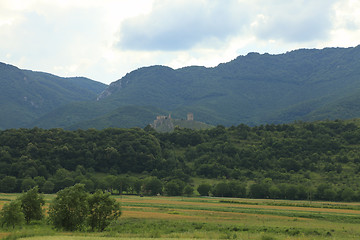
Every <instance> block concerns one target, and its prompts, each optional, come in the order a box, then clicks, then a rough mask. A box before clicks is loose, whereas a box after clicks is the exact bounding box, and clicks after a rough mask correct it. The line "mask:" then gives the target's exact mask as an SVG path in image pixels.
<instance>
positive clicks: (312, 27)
mask: <svg viewBox="0 0 360 240" xmlns="http://www.w3.org/2000/svg"><path fill="white" fill-rule="evenodd" d="M334 2H335V1H333V0H327V1H323V0H293V1H284V0H275V1H255V4H258V6H262V7H261V8H259V9H257V13H256V18H255V20H254V21H253V23H252V24H251V28H252V30H253V31H254V34H255V35H256V36H257V37H258V38H259V39H265V40H270V39H275V40H283V41H287V42H307V41H313V40H321V39H326V38H327V37H328V35H329V33H330V30H331V28H332V26H333V24H332V15H333V14H334V12H333V4H334ZM260 3H261V4H260Z"/></svg>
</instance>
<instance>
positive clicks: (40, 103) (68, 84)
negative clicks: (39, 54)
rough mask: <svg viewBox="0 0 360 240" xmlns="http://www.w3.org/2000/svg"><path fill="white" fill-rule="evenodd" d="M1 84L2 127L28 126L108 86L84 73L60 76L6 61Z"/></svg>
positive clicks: (0, 69) (93, 96)
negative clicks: (82, 74)
mask: <svg viewBox="0 0 360 240" xmlns="http://www.w3.org/2000/svg"><path fill="white" fill-rule="evenodd" d="M0 84H1V88H0V129H6V128H13V127H15V128H17V127H25V126H28V125H29V124H30V122H32V121H34V119H36V118H38V117H40V116H42V115H43V114H45V113H47V112H49V111H51V110H53V109H56V108H57V107H59V106H61V105H64V104H66V103H69V102H74V101H88V100H94V99H96V96H97V95H98V94H99V93H100V92H101V91H103V90H104V88H105V87H106V85H105V84H102V83H99V82H95V81H93V80H90V79H87V78H83V77H73V78H61V77H58V76H55V75H52V74H48V73H43V72H33V71H29V70H22V69H19V68H17V67H15V66H12V65H8V64H4V63H0Z"/></svg>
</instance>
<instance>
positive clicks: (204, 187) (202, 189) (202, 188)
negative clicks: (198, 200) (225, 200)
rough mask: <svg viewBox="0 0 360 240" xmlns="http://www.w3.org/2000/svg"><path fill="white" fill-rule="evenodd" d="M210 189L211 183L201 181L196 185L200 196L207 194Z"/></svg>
mask: <svg viewBox="0 0 360 240" xmlns="http://www.w3.org/2000/svg"><path fill="white" fill-rule="evenodd" d="M210 190H211V185H210V184H206V183H202V184H200V185H199V186H198V188H197V191H198V192H199V194H200V196H209V193H210Z"/></svg>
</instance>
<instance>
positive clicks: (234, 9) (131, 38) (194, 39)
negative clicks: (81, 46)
mask: <svg viewBox="0 0 360 240" xmlns="http://www.w3.org/2000/svg"><path fill="white" fill-rule="evenodd" d="M248 19H249V18H248V17H247V9H246V7H245V6H244V7H241V6H240V5H239V4H238V1H236V0H228V1H221V0H213V1H201V0H200V1H193V0H185V1H184V0H173V1H160V0H159V1H156V2H155V3H154V5H153V10H152V11H151V13H149V14H148V15H140V16H137V17H134V18H130V19H127V20H125V21H124V22H123V23H122V24H121V29H120V40H119V42H118V43H117V46H118V47H120V48H122V49H132V50H163V51H169V50H185V49H190V48H192V47H194V46H195V45H197V44H199V43H201V42H202V41H204V40H208V39H209V40H224V39H226V38H227V37H229V36H231V35H234V34H238V33H240V32H241V31H242V28H243V26H244V25H245V24H247V21H248Z"/></svg>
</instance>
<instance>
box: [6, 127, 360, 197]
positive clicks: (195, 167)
mask: <svg viewBox="0 0 360 240" xmlns="http://www.w3.org/2000/svg"><path fill="white" fill-rule="evenodd" d="M358 123H359V122H358V121H357V120H351V121H342V120H336V121H321V122H295V123H291V124H281V125H260V126H255V127H249V126H247V125H244V124H240V125H238V126H232V127H229V128H226V127H224V126H221V125H219V126H217V127H214V128H211V129H208V130H201V131H195V130H190V129H180V128H176V129H175V130H174V131H173V132H171V133H159V132H156V131H155V130H154V129H153V128H151V127H150V126H147V127H145V128H144V129H140V128H132V129H120V128H107V129H104V130H95V129H88V130H76V131H66V130H63V129H49V130H44V129H40V128H32V129H8V130H3V131H0V181H1V182H0V191H1V192H21V191H26V190H28V189H30V188H32V187H34V186H36V185H37V186H39V188H40V190H41V191H42V192H44V193H54V192H57V191H58V190H60V189H63V188H65V187H68V186H72V185H74V184H75V183H83V184H85V188H86V189H87V191H89V192H94V191H95V190H96V189H103V190H107V191H110V192H112V193H114V194H116V193H117V194H119V193H128V194H143V195H147V194H150V195H155V194H167V195H193V194H200V195H212V196H224V197H252V198H281V199H308V200H316V199H318V200H337V201H356V200H357V201H358V200H360V181H359V180H360V177H359V176H360V175H359V172H360V151H359V149H360V127H359V124H358Z"/></svg>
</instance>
